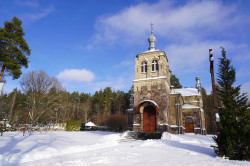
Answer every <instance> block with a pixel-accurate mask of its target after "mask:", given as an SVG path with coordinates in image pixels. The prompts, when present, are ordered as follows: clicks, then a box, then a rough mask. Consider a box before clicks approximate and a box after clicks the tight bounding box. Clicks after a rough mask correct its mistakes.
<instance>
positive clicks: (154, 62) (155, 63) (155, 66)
mask: <svg viewBox="0 0 250 166" xmlns="http://www.w3.org/2000/svg"><path fill="white" fill-rule="evenodd" d="M158 70H159V66H158V62H157V60H153V62H152V71H158Z"/></svg>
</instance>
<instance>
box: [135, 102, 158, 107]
mask: <svg viewBox="0 0 250 166" xmlns="http://www.w3.org/2000/svg"><path fill="white" fill-rule="evenodd" d="M144 102H151V103H153V104H154V105H155V106H157V107H158V108H159V106H158V104H157V103H156V102H155V101H153V100H143V101H141V102H140V104H141V103H144ZM140 104H139V105H140Z"/></svg>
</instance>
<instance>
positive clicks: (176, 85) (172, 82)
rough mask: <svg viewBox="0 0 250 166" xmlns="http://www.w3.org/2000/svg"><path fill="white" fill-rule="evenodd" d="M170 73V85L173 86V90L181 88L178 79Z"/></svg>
mask: <svg viewBox="0 0 250 166" xmlns="http://www.w3.org/2000/svg"><path fill="white" fill-rule="evenodd" d="M169 72H170V85H172V86H174V88H182V85H181V84H180V81H179V78H177V77H176V76H175V75H174V74H173V73H172V71H171V70H169Z"/></svg>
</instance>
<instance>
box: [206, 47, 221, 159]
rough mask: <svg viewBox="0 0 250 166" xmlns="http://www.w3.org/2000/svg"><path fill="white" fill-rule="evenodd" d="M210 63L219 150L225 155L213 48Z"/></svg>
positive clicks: (210, 53)
mask: <svg viewBox="0 0 250 166" xmlns="http://www.w3.org/2000/svg"><path fill="white" fill-rule="evenodd" d="M209 61H210V73H211V80H212V89H213V101H214V114H215V118H216V128H217V139H218V148H219V154H220V155H224V152H223V148H222V140H221V132H220V116H219V111H218V101H217V96H216V87H215V80H214V57H213V50H212V49H211V48H210V49H209Z"/></svg>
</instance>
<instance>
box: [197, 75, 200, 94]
mask: <svg viewBox="0 0 250 166" xmlns="http://www.w3.org/2000/svg"><path fill="white" fill-rule="evenodd" d="M196 89H198V92H199V93H200V91H201V81H200V77H199V75H198V74H197V76H196Z"/></svg>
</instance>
